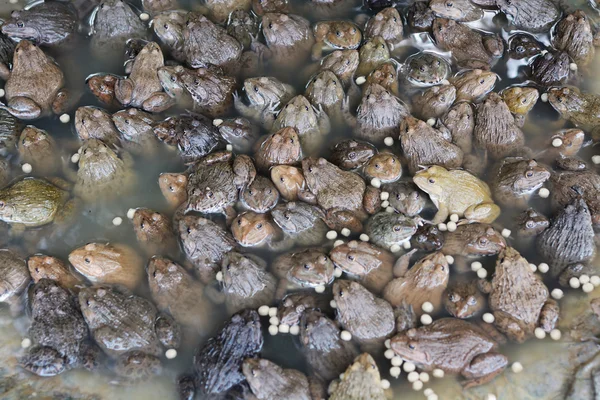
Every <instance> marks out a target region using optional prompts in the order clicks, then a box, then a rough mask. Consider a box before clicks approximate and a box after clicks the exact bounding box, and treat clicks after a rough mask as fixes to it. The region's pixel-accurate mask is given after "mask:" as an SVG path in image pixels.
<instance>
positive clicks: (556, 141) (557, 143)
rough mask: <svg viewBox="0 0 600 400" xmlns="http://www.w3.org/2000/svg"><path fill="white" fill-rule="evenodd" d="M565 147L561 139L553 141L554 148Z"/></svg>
mask: <svg viewBox="0 0 600 400" xmlns="http://www.w3.org/2000/svg"><path fill="white" fill-rule="evenodd" d="M562 145H563V141H562V139H561V138H554V139H552V146H553V147H560V146H562Z"/></svg>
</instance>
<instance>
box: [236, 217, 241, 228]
mask: <svg viewBox="0 0 600 400" xmlns="http://www.w3.org/2000/svg"><path fill="white" fill-rule="evenodd" d="M237 223H238V225H239V226H242V219H241V218H238V220H237Z"/></svg>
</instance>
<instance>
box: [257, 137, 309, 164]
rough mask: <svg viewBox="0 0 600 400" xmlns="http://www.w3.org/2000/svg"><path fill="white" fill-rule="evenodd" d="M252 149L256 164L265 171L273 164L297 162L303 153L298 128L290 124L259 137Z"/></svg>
mask: <svg viewBox="0 0 600 400" xmlns="http://www.w3.org/2000/svg"><path fill="white" fill-rule="evenodd" d="M254 150H255V153H254V158H255V160H256V166H257V167H258V169H259V170H261V171H265V172H266V171H269V170H270V169H271V168H272V167H275V166H280V165H294V164H298V163H299V162H300V161H301V160H302V155H303V153H302V145H301V144H300V137H299V134H298V129H296V128H295V127H291V126H286V127H283V128H281V129H279V130H277V131H276V132H274V133H271V134H270V135H267V136H265V137H262V138H260V139H259V140H258V141H257V142H256V144H255V145H254Z"/></svg>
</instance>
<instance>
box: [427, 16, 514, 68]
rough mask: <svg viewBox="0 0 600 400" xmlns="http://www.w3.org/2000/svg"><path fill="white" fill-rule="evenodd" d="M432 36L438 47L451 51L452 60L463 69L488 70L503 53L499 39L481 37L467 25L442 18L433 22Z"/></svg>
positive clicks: (502, 43)
mask: <svg viewBox="0 0 600 400" xmlns="http://www.w3.org/2000/svg"><path fill="white" fill-rule="evenodd" d="M433 36H434V38H435V41H436V43H437V45H438V47H440V48H441V49H442V50H444V51H451V52H452V58H453V59H454V60H455V61H456V62H457V63H458V65H459V66H460V67H464V68H479V69H485V70H488V69H490V68H491V64H492V63H493V62H494V59H496V58H498V57H500V56H502V53H503V51H504V42H503V41H502V39H501V38H500V37H497V36H489V35H482V34H481V33H479V32H477V31H475V30H472V29H471V28H469V27H468V26H467V25H463V24H461V23H460V22H456V21H453V20H448V19H444V18H436V19H435V20H434V21H433Z"/></svg>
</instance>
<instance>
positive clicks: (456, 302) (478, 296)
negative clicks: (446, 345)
mask: <svg viewBox="0 0 600 400" xmlns="http://www.w3.org/2000/svg"><path fill="white" fill-rule="evenodd" d="M442 300H443V303H444V308H445V309H446V311H447V312H448V314H450V315H452V316H453V317H455V318H460V319H468V318H471V317H473V316H476V315H478V314H480V313H481V311H483V309H484V308H485V307H486V305H487V303H486V299H485V297H484V295H483V293H481V291H480V290H479V287H478V283H477V280H468V279H460V280H457V281H455V282H452V283H450V284H449V285H448V287H447V288H446V291H445V292H444V295H443V297H442Z"/></svg>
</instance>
